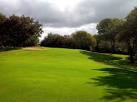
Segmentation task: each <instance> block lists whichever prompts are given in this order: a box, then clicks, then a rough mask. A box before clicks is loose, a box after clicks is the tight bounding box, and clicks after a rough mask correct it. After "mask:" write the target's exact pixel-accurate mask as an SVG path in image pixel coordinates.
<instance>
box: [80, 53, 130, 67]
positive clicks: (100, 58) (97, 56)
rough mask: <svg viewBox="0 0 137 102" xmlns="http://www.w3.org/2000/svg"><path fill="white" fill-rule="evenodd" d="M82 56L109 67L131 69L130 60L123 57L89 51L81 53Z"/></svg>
mask: <svg viewBox="0 0 137 102" xmlns="http://www.w3.org/2000/svg"><path fill="white" fill-rule="evenodd" d="M80 52H81V53H82V54H84V55H87V56H89V59H92V60H94V61H97V62H102V63H105V64H108V65H113V66H115V67H121V68H125V69H130V68H131V66H130V65H129V63H128V59H127V58H126V59H123V58H122V57H115V56H112V55H111V54H102V53H96V52H89V51H80Z"/></svg>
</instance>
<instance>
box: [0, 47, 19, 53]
mask: <svg viewBox="0 0 137 102" xmlns="http://www.w3.org/2000/svg"><path fill="white" fill-rule="evenodd" d="M19 49H21V48H0V52H4V51H11V50H19Z"/></svg>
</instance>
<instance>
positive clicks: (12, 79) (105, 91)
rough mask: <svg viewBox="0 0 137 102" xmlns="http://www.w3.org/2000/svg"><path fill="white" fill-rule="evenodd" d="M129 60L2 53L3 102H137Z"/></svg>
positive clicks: (136, 76)
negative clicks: (128, 64)
mask: <svg viewBox="0 0 137 102" xmlns="http://www.w3.org/2000/svg"><path fill="white" fill-rule="evenodd" d="M126 57H127V56H125V55H106V54H98V53H90V52H87V51H80V50H71V49H58V48H45V49H43V50H34V51H33V50H25V49H18V50H11V51H1V52H0V102H136V101H137V72H136V71H135V70H132V68H131V67H130V66H127V62H126V61H125V58H126ZM130 68H131V69H130ZM128 69H130V70H128Z"/></svg>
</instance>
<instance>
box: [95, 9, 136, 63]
mask: <svg viewBox="0 0 137 102" xmlns="http://www.w3.org/2000/svg"><path fill="white" fill-rule="evenodd" d="M97 30H98V35H96V36H95V37H96V41H97V46H96V50H97V51H104V50H103V49H105V50H107V51H110V52H111V53H117V52H119V51H120V52H125V53H127V54H129V60H130V62H131V63H134V62H135V61H136V60H137V7H135V8H134V10H132V11H131V12H130V13H129V14H128V16H127V17H126V18H124V19H118V18H114V19H111V18H106V19H104V20H102V21H101V22H100V23H99V24H98V25H97Z"/></svg>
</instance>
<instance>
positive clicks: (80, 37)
mask: <svg viewBox="0 0 137 102" xmlns="http://www.w3.org/2000/svg"><path fill="white" fill-rule="evenodd" d="M72 38H73V40H74V43H75V48H78V49H84V50H90V48H91V47H92V48H93V47H94V43H95V39H94V38H93V37H92V36H91V34H89V33H87V32H85V31H77V32H75V33H73V34H72Z"/></svg>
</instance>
